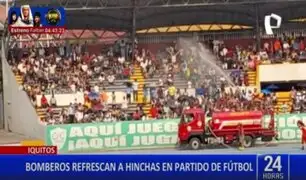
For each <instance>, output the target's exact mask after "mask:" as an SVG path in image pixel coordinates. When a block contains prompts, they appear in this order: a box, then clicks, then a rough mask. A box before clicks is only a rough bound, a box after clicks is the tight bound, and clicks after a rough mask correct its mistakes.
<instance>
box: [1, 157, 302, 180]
mask: <svg viewBox="0 0 306 180" xmlns="http://www.w3.org/2000/svg"><path fill="white" fill-rule="evenodd" d="M305 162H306V155H275V154H274V155H59V156H42V155H36V156H0V178H3V177H19V176H20V177H21V176H22V177H31V179H35V177H36V178H41V177H42V176H44V179H45V178H46V179H48V178H53V180H54V178H57V179H64V178H67V176H74V177H73V179H84V178H86V177H88V178H91V179H92V178H93V179H98V178H100V179H101V177H103V179H106V180H107V179H111V180H117V179H118V180H122V179H133V180H143V179H146V180H149V179H154V180H156V179H168V180H170V179H175V180H180V179H184V180H186V179H193V178H197V179H213V180H219V179H233V180H246V179H247V180H269V179H274V180H287V179H291V180H305V179H306V173H305V166H304V164H305Z"/></svg>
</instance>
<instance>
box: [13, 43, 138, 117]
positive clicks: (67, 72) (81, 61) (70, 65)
mask: <svg viewBox="0 0 306 180" xmlns="http://www.w3.org/2000/svg"><path fill="white" fill-rule="evenodd" d="M122 48H123V47H122ZM121 53H122V54H121ZM9 64H10V65H11V67H12V70H13V72H14V73H15V74H17V75H20V76H21V77H22V82H23V83H22V85H21V87H20V88H21V89H23V90H25V91H26V92H27V93H28V95H29V98H30V100H31V102H32V103H33V105H34V106H36V105H37V101H40V102H41V106H42V108H48V109H47V119H45V121H51V122H53V121H54V118H57V121H60V122H67V121H66V120H68V119H67V118H66V117H69V116H68V115H67V113H68V114H69V113H70V114H71V113H72V112H74V113H75V115H76V116H78V117H80V116H83V117H84V121H87V120H88V119H93V117H100V116H101V115H98V116H97V112H100V111H95V110H94V109H93V108H91V107H88V105H89V104H93V103H92V101H90V103H87V105H86V106H84V105H80V104H78V106H75V103H73V102H72V103H71V104H72V105H71V106H70V107H69V108H67V109H63V110H62V113H61V116H53V113H52V112H53V109H56V98H54V96H52V98H51V99H50V101H49V102H48V100H47V99H46V97H45V96H44V95H45V94H52V95H54V94H60V93H83V94H84V95H88V94H90V93H96V94H99V95H100V94H101V96H102V94H104V96H103V98H104V99H103V98H101V99H102V100H106V99H107V98H106V96H105V94H106V92H105V87H106V86H108V85H113V84H114V83H115V82H116V80H117V79H128V77H129V76H130V73H131V72H132V70H133V69H132V68H133V66H132V64H130V63H129V62H128V61H126V54H125V51H121V49H120V48H119V50H117V51H114V50H113V48H112V47H109V48H107V50H106V51H102V50H101V53H99V54H89V53H88V51H87V50H86V44H84V45H79V44H71V45H69V46H63V45H59V46H57V47H40V48H35V47H25V48H21V49H17V48H16V49H12V50H11V51H10V52H9ZM92 82H94V84H93V83H92ZM103 92H104V93H103ZM37 95H42V98H41V99H36V97H37ZM111 98H112V99H114V98H115V97H111ZM102 105H103V106H105V107H104V108H103V109H106V106H107V105H106V104H103V102H102V104H101V106H102ZM81 106H82V108H81ZM72 107H74V110H72ZM123 108H124V107H123ZM109 109H110V110H107V112H109V111H113V110H114V111H116V110H121V106H120V107H119V108H118V107H115V106H113V107H111V108H109ZM92 111H94V112H92ZM66 112H67V113H66ZM81 112H82V113H81ZM103 112H105V111H103ZM83 114H84V115H83ZM104 114H105V117H106V118H104V119H107V117H108V116H109V115H108V114H109V113H104ZM116 116H117V115H116ZM118 117H119V116H118ZM58 118H60V119H62V120H59V119H58ZM76 119H78V121H81V120H80V118H76ZM82 121H83V120H82ZM68 122H69V121H68Z"/></svg>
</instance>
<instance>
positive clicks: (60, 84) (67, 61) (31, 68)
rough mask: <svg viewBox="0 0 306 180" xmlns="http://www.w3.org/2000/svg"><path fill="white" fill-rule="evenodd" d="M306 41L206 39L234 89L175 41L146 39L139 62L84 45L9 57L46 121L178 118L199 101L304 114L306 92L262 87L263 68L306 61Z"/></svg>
mask: <svg viewBox="0 0 306 180" xmlns="http://www.w3.org/2000/svg"><path fill="white" fill-rule="evenodd" d="M304 43H305V42H304V39H303V37H302V36H297V37H296V38H294V37H293V36H290V37H287V36H285V35H284V36H282V37H281V38H280V39H264V40H263V45H262V49H261V50H260V51H256V49H255V46H254V45H253V44H251V43H245V42H244V45H243V43H242V44H240V40H239V39H237V40H231V41H220V40H215V41H211V42H209V43H206V46H207V47H209V48H210V51H211V52H212V53H213V54H214V56H215V59H216V60H215V62H214V63H215V64H217V65H218V66H219V67H220V68H222V69H223V71H224V72H225V74H227V76H228V77H229V78H230V79H231V81H232V82H233V83H234V85H235V86H234V87H230V86H229V84H228V83H227V82H226V80H225V77H222V76H219V75H218V74H216V72H215V69H213V68H206V69H205V68H204V69H202V68H201V66H200V65H201V64H199V58H198V57H192V56H187V57H186V54H184V52H183V51H184V50H181V49H178V48H177V47H175V44H162V43H161V44H152V45H150V44H145V45H144V44H139V45H138V48H137V50H136V53H135V56H134V58H133V59H134V60H133V61H130V60H128V59H129V58H128V55H127V54H122V53H119V54H118V53H115V52H112V51H113V50H112V49H113V48H110V47H109V48H108V51H106V52H104V53H101V52H100V53H92V52H91V53H89V52H88V50H87V49H86V48H84V45H78V44H75V45H72V46H66V47H65V46H62V45H61V46H58V47H53V48H52V49H50V48H27V49H26V48H22V49H14V50H13V51H11V57H10V61H9V62H10V64H11V66H12V70H13V72H14V73H15V75H16V79H17V82H18V83H19V84H20V85H21V87H22V89H23V90H25V91H27V93H28V95H29V97H30V100H31V101H32V103H33V105H34V106H35V107H36V110H37V113H38V115H39V117H40V118H41V120H42V121H43V122H45V123H46V124H48V123H51V124H54V123H77V122H80V123H81V122H101V121H104V122H109V121H118V120H129V119H137V120H140V119H149V118H151V119H156V118H173V117H178V116H179V115H180V112H181V110H182V109H183V108H188V107H191V106H195V105H196V106H201V107H202V108H203V109H205V110H206V113H207V114H208V115H210V114H211V113H212V112H213V111H241V110H263V111H265V112H268V110H269V109H271V108H274V109H275V110H276V111H277V112H278V113H287V112H291V111H293V110H294V111H299V112H303V111H304V109H305V108H303V107H304V104H302V103H301V102H303V101H302V100H301V99H304V96H302V95H300V94H301V93H303V92H298V93H297V92H295V91H294V92H295V93H293V92H291V93H289V92H280V93H271V92H270V93H268V94H263V93H261V92H259V89H258V88H257V87H258V85H259V84H258V74H257V67H258V65H260V64H267V63H270V64H271V63H294V62H302V61H303V60H304V58H305V45H304ZM250 45H251V46H250ZM119 51H121V50H119ZM125 52H129V50H126V51H125ZM193 58H194V59H193ZM256 86H257V87H256ZM293 94H294V95H293Z"/></svg>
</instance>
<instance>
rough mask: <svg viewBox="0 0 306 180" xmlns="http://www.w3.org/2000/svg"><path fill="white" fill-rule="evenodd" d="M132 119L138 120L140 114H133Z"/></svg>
mask: <svg viewBox="0 0 306 180" xmlns="http://www.w3.org/2000/svg"><path fill="white" fill-rule="evenodd" d="M133 119H134V120H140V113H139V112H134V114H133Z"/></svg>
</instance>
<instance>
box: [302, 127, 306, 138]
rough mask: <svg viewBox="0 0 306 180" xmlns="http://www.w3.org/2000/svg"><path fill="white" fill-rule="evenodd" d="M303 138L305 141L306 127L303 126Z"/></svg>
mask: <svg viewBox="0 0 306 180" xmlns="http://www.w3.org/2000/svg"><path fill="white" fill-rule="evenodd" d="M302 138H303V140H304V141H306V127H303V128H302Z"/></svg>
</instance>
